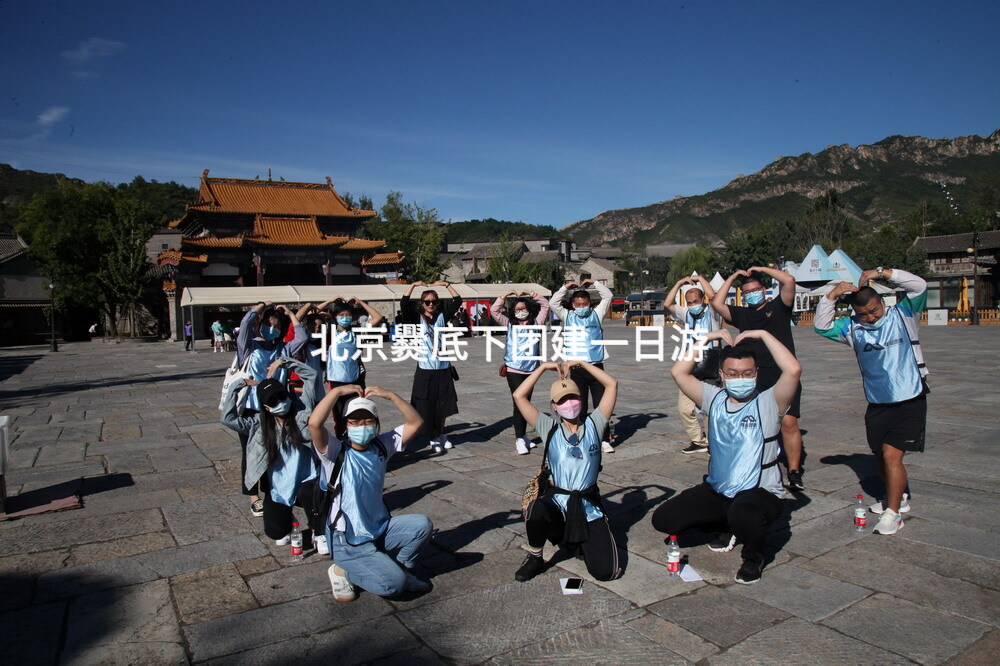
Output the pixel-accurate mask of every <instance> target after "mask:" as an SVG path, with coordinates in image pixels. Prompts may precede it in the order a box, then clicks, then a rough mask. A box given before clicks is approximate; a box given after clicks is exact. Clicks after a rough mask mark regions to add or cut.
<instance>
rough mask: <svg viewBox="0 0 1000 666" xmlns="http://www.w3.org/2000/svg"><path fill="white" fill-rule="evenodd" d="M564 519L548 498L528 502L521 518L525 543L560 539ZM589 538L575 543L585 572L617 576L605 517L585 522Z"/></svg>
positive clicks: (603, 577)
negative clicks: (579, 551)
mask: <svg viewBox="0 0 1000 666" xmlns="http://www.w3.org/2000/svg"><path fill="white" fill-rule="evenodd" d="M565 527H566V521H565V519H564V518H563V514H562V510H560V508H559V506H558V505H557V504H556V503H555V502H553V501H552V499H551V498H550V497H542V498H541V499H538V500H535V501H534V502H532V503H531V504H530V505H528V511H527V518H526V519H525V521H524V528H525V532H526V533H527V535H528V545H529V546H531V547H532V548H541V547H542V546H544V545H545V541H546V540H549V541H551V542H552V543H555V544H557V543H559V542H560V541H562V536H563V530H564V529H565ZM587 528H588V530H589V532H590V537H589V538H588V539H587V540H586V541H584V542H583V543H581V544H571V545H579V546H580V550H581V551H582V552H583V561H584V562H585V563H586V564H587V571H589V572H590V575H591V576H593V577H594V578H596V579H597V580H612V579H614V578H617V577H618V576H620V575H621V571H619V568H618V546H617V545H616V544H615V538H614V536H613V535H612V534H611V524H610V523H608V519H607V517H606V516H605V517H603V518H598V519H597V520H589V521H587Z"/></svg>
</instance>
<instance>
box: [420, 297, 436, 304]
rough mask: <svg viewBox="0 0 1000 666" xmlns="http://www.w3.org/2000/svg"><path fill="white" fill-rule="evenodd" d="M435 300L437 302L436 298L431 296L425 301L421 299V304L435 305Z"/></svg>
mask: <svg viewBox="0 0 1000 666" xmlns="http://www.w3.org/2000/svg"><path fill="white" fill-rule="evenodd" d="M437 302H438V299H436V298H431V299H428V300H426V301H423V304H424V305H437Z"/></svg>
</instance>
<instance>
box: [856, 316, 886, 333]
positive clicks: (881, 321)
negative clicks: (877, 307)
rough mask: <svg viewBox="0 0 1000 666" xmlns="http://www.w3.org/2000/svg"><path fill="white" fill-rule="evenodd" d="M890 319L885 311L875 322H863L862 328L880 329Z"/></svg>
mask: <svg viewBox="0 0 1000 666" xmlns="http://www.w3.org/2000/svg"><path fill="white" fill-rule="evenodd" d="M888 320H889V318H888V317H886V316H885V313H884V312H883V313H882V316H881V317H879V320H878V321H876V322H873V323H871V324H866V323H864V322H861V328H866V329H868V330H869V331H875V330H878V329H880V328H882V327H883V326H884V325H885V322H886V321H888Z"/></svg>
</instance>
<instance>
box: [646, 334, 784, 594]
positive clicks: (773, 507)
mask: <svg viewBox="0 0 1000 666" xmlns="http://www.w3.org/2000/svg"><path fill="white" fill-rule="evenodd" d="M705 340H706V342H711V341H713V340H724V341H726V342H728V343H730V344H731V345H732V346H730V347H726V348H724V349H723V350H722V351H721V352H720V353H719V357H720V368H719V379H721V380H722V383H723V388H719V387H718V386H714V385H712V384H709V383H708V382H703V381H700V380H698V378H697V377H695V376H694V375H693V374H691V373H692V371H693V370H694V365H695V361H694V360H693V359H692V360H684V359H683V357H681V358H680V359H679V360H678V361H677V362H676V363H674V367H673V368H671V370H670V374H671V375H672V376H673V378H674V381H675V382H677V386H678V388H680V390H682V391H684V393H685V394H686V395H687V396H688V397H689V398H691V400H692V401H693V402H694V403H695V405H697V406H698V408H699V409H701V410H702V411H704V412H705V413H706V414H708V446H709V451H711V456H710V457H709V459H708V475H707V476H706V477H705V480H704V481H703V482H702V483H700V484H698V485H697V486H694V487H693V488H688V489H687V490H685V491H683V492H682V493H680V494H679V495H676V496H674V497H672V498H670V499H669V500H667V501H666V502H664V503H663V504H661V505H660V506H659V507H657V509H656V511H654V512H653V527H654V528H655V529H656V530H657V531H660V532H664V533H665V534H672V535H679V534H681V533H682V532H684V531H685V530H688V529H690V528H693V527H697V528H700V529H702V530H710V529H716V530H722V534H721V535H720V538H718V539H716V540H715V542H713V543H712V544H710V545H709V548H711V549H712V550H715V551H720V552H728V551H730V550H732V549H733V547H734V546H735V545H736V543H737V542H741V543H742V544H743V552H742V556H743V564H742V565H741V566H740V569H739V571H738V572H737V573H736V582H737V583H742V584H744V585H751V584H753V583H756V582H757V581H758V580H760V575H761V571H762V570H763V569H764V554H763V552H761V547H762V545H763V543H764V537H765V536H766V534H767V528H768V526H769V525H770V524H771V523H773V522H774V521H775V520H776V519H777V518H778V516H780V515H781V512H782V509H783V506H782V501H783V500H784V498H785V487H784V486H783V485H782V483H781V470H779V469H778V467H777V462H778V433H779V432H780V431H781V415H782V414H784V413H785V412H786V411H787V410H788V407H789V405H791V404H792V400H794V398H795V393H796V392H797V390H798V386H799V376H800V375H801V374H802V367H801V366H800V365H799V362H798V361H797V360H796V359H795V355H794V354H792V352H790V351H789V350H788V348H787V347H785V345H783V344H782V343H781V342H780V341H779V340H778V339H777V338H775V337H774V336H773V335H771V334H770V333H768V332H767V331H764V330H762V329H752V330H747V331H744V332H743V333H740V334H739V335H738V336H737V337H736V340H735V341H733V339H732V336H731V335H730V334H729V331H728V330H726V329H722V330H719V331H713V332H711V333H709V334H708V335H707V336H706V337H705ZM744 340H759V341H760V342H761V343H763V344H764V345H765V346H766V347H767V350H768V351H769V352H770V353H771V356H772V357H773V358H774V361H775V363H776V364H777V365H778V368H779V370H780V371H781V374H780V375H779V377H778V381H777V383H776V384H775V385H774V386H772V387H771V388H769V389H766V390H764V391H761V392H758V390H757V370H758V368H757V359H756V355H755V354H754V352H753V350H752V349H750V346H749V345H746V344H744V345H740V344H739V343H741V342H743V341H744Z"/></svg>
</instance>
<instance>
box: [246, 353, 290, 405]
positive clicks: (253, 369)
mask: <svg viewBox="0 0 1000 666" xmlns="http://www.w3.org/2000/svg"><path fill="white" fill-rule="evenodd" d="M284 355H285V345H284V343H281V344H279V345H277V346H276V347H275V348H274V349H271V350H268V349H264V348H263V347H261V346H259V345H255V346H254V350H253V351H252V352H250V367H248V368H247V372H249V373H250V378H251V379H255V380H257V381H258V382H262V381H264V379H266V378H267V368H268V366H269V365H271V364H272V363H274V361H275V359H277V358H279V357H281V356H284ZM274 378H275V379H277V380H278V381H279V382H281V383H282V384H287V383H288V368H280V369H279V370H278V371H277V372H276V373H274ZM246 406H247V409H256V410H257V411H258V412H259V411H260V401H259V400H257V391H256V387H250V390H249V391H247V404H246Z"/></svg>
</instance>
